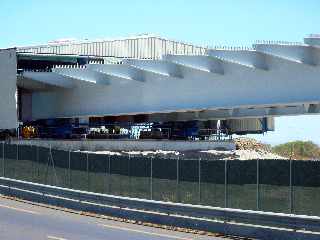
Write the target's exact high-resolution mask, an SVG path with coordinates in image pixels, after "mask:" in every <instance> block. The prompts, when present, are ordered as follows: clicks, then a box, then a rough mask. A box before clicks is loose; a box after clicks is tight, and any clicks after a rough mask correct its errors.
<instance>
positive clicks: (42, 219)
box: [0, 195, 226, 240]
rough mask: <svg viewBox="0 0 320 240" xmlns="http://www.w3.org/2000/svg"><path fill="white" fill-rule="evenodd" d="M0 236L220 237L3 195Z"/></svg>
mask: <svg viewBox="0 0 320 240" xmlns="http://www.w3.org/2000/svg"><path fill="white" fill-rule="evenodd" d="M0 239H3V240H22V239H23V240H28V239H30V240H38V239H39V240H43V239H45V240H89V239H90V240H128V239H130V240H146V239H156V240H158V239H159V240H170V239H171V240H172V239H174V240H191V239H199V240H205V239H206V240H207V239H212V240H219V239H224V240H225V239H226V238H217V237H210V236H201V235H194V234H191V233H182V232H176V231H170V230H165V229H160V228H153V227H148V226H143V225H138V224H130V223H124V222H119V221H113V220H108V219H102V218H95V217H88V216H83V215H80V214H76V213H70V212H65V211H61V210H55V209H50V208H46V207H44V206H36V205H32V204H30V203H26V202H20V201H14V200H10V199H7V198H4V197H3V196H1V195H0Z"/></svg>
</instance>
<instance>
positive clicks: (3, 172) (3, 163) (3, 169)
mask: <svg viewBox="0 0 320 240" xmlns="http://www.w3.org/2000/svg"><path fill="white" fill-rule="evenodd" d="M5 175H6V171H5V157H4V142H3V143H2V176H3V177H5Z"/></svg>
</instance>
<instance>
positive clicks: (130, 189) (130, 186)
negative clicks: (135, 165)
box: [127, 154, 132, 197]
mask: <svg viewBox="0 0 320 240" xmlns="http://www.w3.org/2000/svg"><path fill="white" fill-rule="evenodd" d="M130 161H131V156H130V154H128V178H127V179H129V186H128V187H129V194H128V195H129V196H128V197H130V195H132V184H131V172H130Z"/></svg>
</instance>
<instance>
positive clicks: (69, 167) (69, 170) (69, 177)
mask: <svg viewBox="0 0 320 240" xmlns="http://www.w3.org/2000/svg"><path fill="white" fill-rule="evenodd" d="M68 186H69V188H71V151H70V149H69V151H68Z"/></svg>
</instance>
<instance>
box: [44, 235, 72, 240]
mask: <svg viewBox="0 0 320 240" xmlns="http://www.w3.org/2000/svg"><path fill="white" fill-rule="evenodd" d="M47 238H48V239H52V240H67V239H66V238H61V237H55V236H47Z"/></svg>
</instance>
